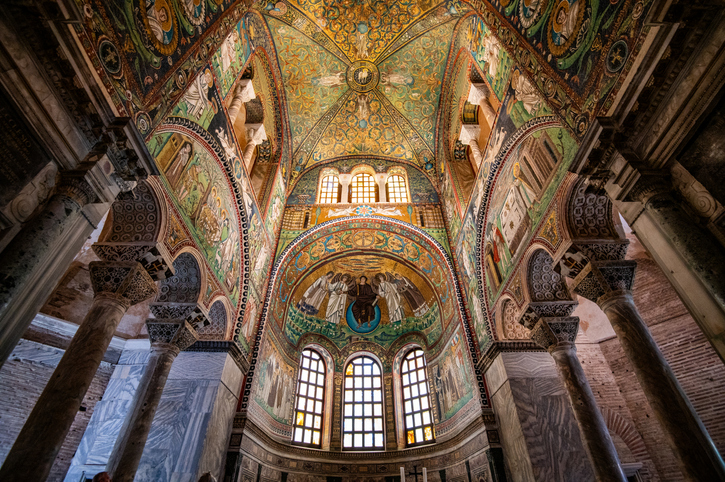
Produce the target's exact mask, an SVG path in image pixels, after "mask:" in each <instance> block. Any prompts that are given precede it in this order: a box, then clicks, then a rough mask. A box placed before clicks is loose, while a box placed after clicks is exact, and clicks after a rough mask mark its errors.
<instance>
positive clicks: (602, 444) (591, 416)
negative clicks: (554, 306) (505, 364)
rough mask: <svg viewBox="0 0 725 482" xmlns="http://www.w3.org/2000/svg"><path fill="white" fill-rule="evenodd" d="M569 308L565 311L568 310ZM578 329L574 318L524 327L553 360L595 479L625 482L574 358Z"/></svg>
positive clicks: (576, 359) (576, 320) (600, 417)
mask: <svg viewBox="0 0 725 482" xmlns="http://www.w3.org/2000/svg"><path fill="white" fill-rule="evenodd" d="M569 306H570V305H567V308H566V309H565V310H564V311H570V310H569V309H568V308H569ZM567 314H568V313H567ZM578 327H579V318H578V317H573V316H562V317H553V318H552V317H542V318H539V320H538V321H537V322H536V323H535V324H534V325H529V326H527V328H529V329H530V330H531V339H532V340H533V341H534V342H535V343H537V344H538V345H539V346H541V347H542V348H544V349H546V350H547V351H548V352H549V353H550V354H551V356H552V357H553V358H554V362H555V363H556V368H557V370H558V372H559V376H560V377H561V380H562V381H563V382H564V386H565V387H566V390H567V394H568V395H569V400H570V402H571V406H572V408H573V410H574V416H575V418H576V421H577V424H578V425H579V431H580V433H581V436H582V438H583V440H584V447H585V449H586V451H587V454H588V455H589V460H590V461H591V462H592V468H593V469H594V474H595V476H596V480H598V481H602V482H603V481H608V482H609V481H611V482H625V481H626V480H627V479H626V477H625V476H624V472H623V471H622V466H621V464H620V462H619V457H618V456H617V449H616V448H615V446H614V442H613V441H612V437H611V436H610V435H609V431H608V430H607V425H606V423H605V421H604V417H602V414H601V412H600V411H599V407H598V406H597V402H596V399H595V398H594V393H593V392H592V389H591V387H590V386H589V382H588V381H587V378H586V375H585V374H584V370H583V368H582V366H581V363H580V362H579V358H578V357H577V355H576V345H575V344H574V341H575V339H576V335H577V331H578Z"/></svg>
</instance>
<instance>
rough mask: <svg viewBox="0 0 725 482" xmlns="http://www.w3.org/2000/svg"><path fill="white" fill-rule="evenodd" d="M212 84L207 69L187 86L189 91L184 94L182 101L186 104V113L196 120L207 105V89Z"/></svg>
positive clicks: (209, 72)
mask: <svg viewBox="0 0 725 482" xmlns="http://www.w3.org/2000/svg"><path fill="white" fill-rule="evenodd" d="M212 82H213V80H212V77H211V70H208V69H207V70H205V71H204V72H202V73H201V74H199V75H197V76H196V79H194V81H193V82H192V83H191V85H190V86H189V90H187V91H186V93H185V94H184V97H183V100H184V102H186V105H187V108H188V113H189V115H191V116H194V117H195V118H196V119H200V118H201V115H202V114H203V113H204V109H206V106H207V105H208V104H209V98H208V96H209V87H211V85H212Z"/></svg>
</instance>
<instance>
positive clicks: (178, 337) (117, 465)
mask: <svg viewBox="0 0 725 482" xmlns="http://www.w3.org/2000/svg"><path fill="white" fill-rule="evenodd" d="M146 327H147V328H148V332H149V339H150V340H151V354H150V356H149V361H148V365H147V366H146V370H145V371H144V374H143V377H142V378H141V380H140V381H139V384H138V388H137V389H136V394H135V395H134V398H133V402H132V404H131V407H130V409H129V413H128V416H127V417H126V420H125V421H124V423H123V426H122V427H121V432H120V435H119V437H118V439H116V444H115V446H114V448H113V451H112V452H111V456H110V458H109V459H108V465H107V467H106V470H107V471H108V472H109V473H110V474H111V475H112V478H113V480H114V481H116V482H132V481H133V478H134V476H135V475H136V471H137V469H138V465H139V462H141V455H142V454H143V449H144V447H145V445H146V440H147V438H148V435H149V431H150V430H151V422H152V421H153V419H154V415H155V414H156V409H157V407H158V405H159V401H160V400H161V394H162V393H163V391H164V386H165V385H166V379H167V378H168V376H169V372H170V371H171V364H172V363H173V362H174V360H175V359H176V356H177V355H178V354H179V352H180V351H181V350H184V349H186V348H188V347H189V346H191V345H192V344H193V343H195V342H196V341H197V339H198V334H197V333H196V330H195V329H194V328H193V327H192V326H191V325H190V324H189V322H187V321H186V320H183V319H181V320H178V319H176V320H174V319H172V320H164V319H149V320H147V321H146Z"/></svg>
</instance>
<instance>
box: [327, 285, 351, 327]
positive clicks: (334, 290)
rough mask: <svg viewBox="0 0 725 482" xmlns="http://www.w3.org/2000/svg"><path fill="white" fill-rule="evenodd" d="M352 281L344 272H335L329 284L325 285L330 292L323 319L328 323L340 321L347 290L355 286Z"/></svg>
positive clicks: (345, 303) (343, 311) (343, 312)
mask: <svg viewBox="0 0 725 482" xmlns="http://www.w3.org/2000/svg"><path fill="white" fill-rule="evenodd" d="M351 282H352V277H351V276H350V275H349V274H347V273H345V274H340V273H338V274H336V275H335V277H334V278H332V280H330V284H329V285H327V291H328V292H329V293H330V298H329V299H328V300H327V314H326V315H325V320H326V321H327V322H328V323H335V324H336V325H337V324H338V323H340V320H341V319H342V317H343V316H344V315H345V306H346V305H347V292H348V291H350V290H351V289H353V288H355V285H354V283H351Z"/></svg>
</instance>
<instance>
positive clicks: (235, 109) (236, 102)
mask: <svg viewBox="0 0 725 482" xmlns="http://www.w3.org/2000/svg"><path fill="white" fill-rule="evenodd" d="M243 104H244V96H243V95H242V93H241V91H240V90H239V89H237V90H235V91H234V97H233V98H232V102H231V104H230V105H229V109H228V110H227V112H228V113H229V124H230V125H231V126H232V127H233V126H234V122H235V121H236V120H237V117H238V116H239V111H241V110H242V105H243Z"/></svg>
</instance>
